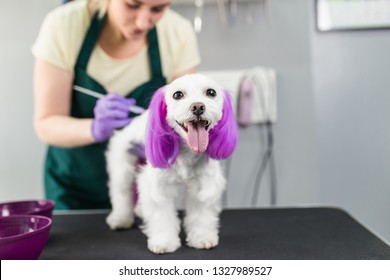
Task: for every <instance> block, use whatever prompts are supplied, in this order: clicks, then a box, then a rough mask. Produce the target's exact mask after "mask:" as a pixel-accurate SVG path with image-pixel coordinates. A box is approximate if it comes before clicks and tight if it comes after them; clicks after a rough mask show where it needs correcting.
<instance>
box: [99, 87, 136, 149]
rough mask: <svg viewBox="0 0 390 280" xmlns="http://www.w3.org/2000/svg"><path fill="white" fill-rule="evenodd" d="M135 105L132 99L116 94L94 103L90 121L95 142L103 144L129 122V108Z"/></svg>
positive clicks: (108, 95)
mask: <svg viewBox="0 0 390 280" xmlns="http://www.w3.org/2000/svg"><path fill="white" fill-rule="evenodd" d="M132 105H135V100H134V99H127V98H125V97H123V96H120V95H118V94H116V93H110V94H107V95H106V96H105V97H103V98H101V99H99V100H98V101H97V102H96V105H95V108H94V109H93V112H94V115H95V117H94V119H93V121H92V128H91V130H92V136H93V138H94V139H95V141H96V142H103V141H105V140H107V139H108V138H110V137H111V135H112V134H113V133H114V130H115V129H117V128H122V127H124V126H126V125H128V124H129V123H130V122H131V120H132V119H131V118H129V116H128V115H129V107H130V106H132Z"/></svg>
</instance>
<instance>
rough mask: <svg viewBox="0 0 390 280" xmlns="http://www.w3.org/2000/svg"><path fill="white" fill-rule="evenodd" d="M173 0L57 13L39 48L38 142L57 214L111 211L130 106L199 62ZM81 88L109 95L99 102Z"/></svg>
mask: <svg viewBox="0 0 390 280" xmlns="http://www.w3.org/2000/svg"><path fill="white" fill-rule="evenodd" d="M171 2H172V0H89V1H88V0H77V1H72V2H70V3H68V4H65V5H63V6H60V7H58V8H57V9H55V10H53V11H52V12H50V13H49V14H48V15H47V16H46V18H45V20H44V22H43V24H42V27H41V30H40V33H39V36H38V38H37V40H36V42H35V43H34V45H33V48H32V51H33V54H34V56H35V58H36V61H35V69H34V91H35V116H34V124H35V129H36V133H37V135H38V137H39V138H40V139H41V140H42V141H43V142H45V143H47V144H48V145H49V148H48V151H47V155H46V160H45V193H46V197H47V198H49V199H52V200H54V201H55V202H56V209H102V208H110V202H109V197H108V188H107V173H106V169H105V158H104V150H105V148H106V143H107V140H108V138H109V137H110V136H111V135H112V133H113V131H114V130H115V129H120V128H121V127H123V126H125V125H127V124H128V123H130V122H131V118H132V117H133V116H132V115H129V113H128V108H129V106H133V105H134V104H137V105H138V106H142V107H144V108H146V107H147V106H148V103H149V101H150V97H151V95H152V94H153V92H154V91H155V90H156V89H157V88H158V87H161V86H163V85H165V84H166V83H167V82H169V81H171V80H173V79H175V78H176V77H178V76H181V75H183V74H186V73H192V72H195V70H196V67H197V66H198V64H199V63H200V58H199V53H198V48H197V42H196V36H195V33H194V31H193V29H192V26H191V24H190V22H189V21H187V20H186V19H184V18H183V17H181V16H180V15H178V14H176V13H175V12H173V11H171V10H169V6H170V4H171ZM75 85H77V86H79V87H82V88H86V89H89V90H92V91H95V92H99V93H102V94H104V95H105V97H103V98H101V99H99V100H98V101H97V99H96V98H94V97H91V96H89V95H85V94H83V93H80V92H78V91H76V90H74V89H73V88H74V86H75Z"/></svg>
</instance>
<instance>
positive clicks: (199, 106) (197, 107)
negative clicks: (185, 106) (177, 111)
mask: <svg viewBox="0 0 390 280" xmlns="http://www.w3.org/2000/svg"><path fill="white" fill-rule="evenodd" d="M205 110H206V105H204V104H203V103H202V102H195V103H192V104H191V112H192V113H193V114H194V115H196V116H198V117H199V116H200V115H202V114H203V113H204V111H205Z"/></svg>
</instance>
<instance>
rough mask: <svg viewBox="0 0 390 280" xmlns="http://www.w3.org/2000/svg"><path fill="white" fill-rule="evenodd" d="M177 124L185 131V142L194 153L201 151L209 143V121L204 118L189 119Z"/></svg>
mask: <svg viewBox="0 0 390 280" xmlns="http://www.w3.org/2000/svg"><path fill="white" fill-rule="evenodd" d="M176 122H177V124H178V125H179V126H180V127H181V128H182V129H183V130H184V131H185V132H186V133H187V143H188V146H189V147H190V149H191V151H193V152H194V153H203V152H204V151H206V149H207V146H208V144H209V127H210V122H209V121H208V120H204V119H196V120H190V121H187V122H184V123H179V122H178V121H176Z"/></svg>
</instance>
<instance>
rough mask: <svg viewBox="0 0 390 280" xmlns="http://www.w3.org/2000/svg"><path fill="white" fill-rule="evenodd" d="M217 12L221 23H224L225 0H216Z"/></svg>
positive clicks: (225, 21)
mask: <svg viewBox="0 0 390 280" xmlns="http://www.w3.org/2000/svg"><path fill="white" fill-rule="evenodd" d="M218 13H219V20H220V21H221V23H222V25H226V23H227V19H226V11H225V0H218Z"/></svg>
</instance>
